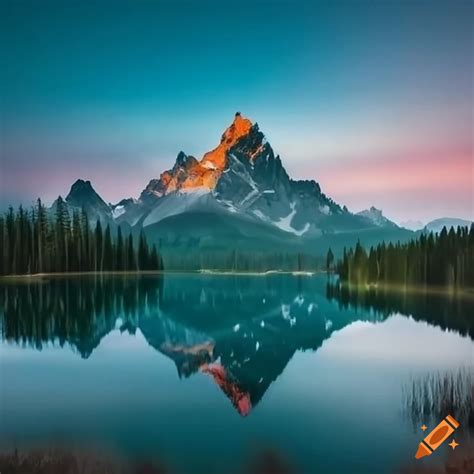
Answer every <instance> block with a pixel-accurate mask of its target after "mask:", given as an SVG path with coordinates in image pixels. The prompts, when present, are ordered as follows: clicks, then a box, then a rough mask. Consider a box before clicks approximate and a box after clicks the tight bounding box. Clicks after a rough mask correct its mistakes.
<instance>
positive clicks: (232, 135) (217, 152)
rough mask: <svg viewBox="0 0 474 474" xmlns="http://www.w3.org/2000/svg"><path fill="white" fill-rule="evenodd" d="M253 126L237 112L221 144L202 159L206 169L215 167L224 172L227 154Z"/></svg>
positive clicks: (223, 135)
mask: <svg viewBox="0 0 474 474" xmlns="http://www.w3.org/2000/svg"><path fill="white" fill-rule="evenodd" d="M252 127H253V124H252V122H251V121H250V120H249V119H248V118H245V117H243V116H242V115H241V113H240V112H236V114H235V116H234V120H233V122H232V123H231V124H230V125H229V127H227V128H226V130H225V131H224V133H223V134H222V137H221V142H220V143H219V145H218V146H217V147H216V148H214V150H212V151H208V152H207V153H206V154H205V155H204V156H203V158H202V162H201V164H202V165H203V166H204V167H206V168H209V167H214V168H216V169H219V170H223V169H224V168H225V166H226V164H227V156H226V155H227V152H228V151H229V149H230V148H231V147H232V146H234V145H235V144H236V143H237V141H238V140H239V139H241V138H242V137H244V136H245V135H248V134H249V133H250V131H251V130H252Z"/></svg>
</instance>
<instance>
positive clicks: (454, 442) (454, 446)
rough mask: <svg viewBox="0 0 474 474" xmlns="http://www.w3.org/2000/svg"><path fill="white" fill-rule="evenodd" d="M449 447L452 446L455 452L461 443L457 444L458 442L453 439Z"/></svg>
mask: <svg viewBox="0 0 474 474" xmlns="http://www.w3.org/2000/svg"><path fill="white" fill-rule="evenodd" d="M448 446H451V447H452V448H453V451H454V450H455V449H456V448H457V447H458V446H459V443H456V440H455V439H453V440H452V441H451V442H450V443H449V444H448Z"/></svg>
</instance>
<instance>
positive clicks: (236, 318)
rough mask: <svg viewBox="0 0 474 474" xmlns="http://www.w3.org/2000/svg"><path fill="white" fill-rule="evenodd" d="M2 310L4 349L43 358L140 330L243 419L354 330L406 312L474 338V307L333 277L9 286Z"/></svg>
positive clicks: (2, 292)
mask: <svg viewBox="0 0 474 474" xmlns="http://www.w3.org/2000/svg"><path fill="white" fill-rule="evenodd" d="M325 295H326V297H325ZM469 305H471V306H469ZM0 308H2V314H1V322H0V324H1V333H2V338H3V340H5V341H9V342H11V343H16V344H21V345H28V346H31V347H34V348H36V349H38V350H41V349H42V348H43V346H44V345H46V344H51V343H53V344H57V345H59V346H61V347H62V346H65V345H68V346H70V347H71V348H72V349H73V350H74V351H77V352H78V353H79V354H80V356H81V357H83V358H88V357H89V356H90V355H91V354H92V352H93V351H94V350H95V349H96V348H97V347H98V346H99V344H100V343H101V340H102V339H103V338H104V337H105V336H106V335H107V334H108V333H110V332H111V331H112V330H114V329H116V328H117V327H118V328H120V330H121V331H122V332H124V331H126V332H129V333H130V334H134V333H135V332H136V331H137V330H139V331H140V332H141V333H142V334H143V336H144V337H145V339H146V341H147V342H148V344H149V345H150V346H152V347H153V348H154V349H156V350H157V351H159V352H160V353H162V354H164V355H165V356H167V357H168V358H170V359H172V360H173V361H174V363H175V365H176V368H177V373H178V376H179V377H189V376H191V375H193V374H196V373H203V374H206V375H208V376H210V377H212V379H213V380H214V381H215V383H216V384H217V385H218V386H219V387H220V389H221V390H222V391H223V392H224V393H225V395H226V396H227V397H228V398H229V399H230V401H231V402H232V404H233V405H234V407H235V408H236V410H237V411H238V412H239V413H240V414H241V415H243V416H245V415H248V414H249V412H250V411H251V410H252V408H253V407H255V406H256V405H257V404H258V403H259V402H260V400H261V399H262V398H263V396H264V395H265V393H266V392H267V390H268V388H269V387H270V385H271V384H272V383H273V382H274V381H275V380H276V379H277V377H278V376H279V375H280V374H281V373H282V372H283V371H284V369H285V367H286V365H287V364H288V362H289V361H290V359H291V358H292V357H293V355H294V354H295V352H296V351H298V350H303V351H304V350H311V351H316V350H318V348H319V347H320V346H321V345H322V344H323V342H324V341H325V340H326V339H328V338H329V337H330V336H331V334H332V333H333V332H334V331H337V330H340V329H342V328H344V327H345V326H347V325H348V324H350V323H352V322H354V321H357V320H363V321H372V322H376V321H383V320H384V319H386V318H387V317H388V316H389V315H390V314H391V313H392V312H394V311H397V312H404V313H405V314H410V315H412V316H413V318H414V319H416V320H425V321H427V322H429V323H430V324H435V325H439V326H441V327H442V328H448V329H454V330H456V331H459V332H460V333H462V334H469V335H470V336H471V338H472V337H473V334H474V333H473V328H472V322H471V321H470V318H469V317H468V316H467V315H468V314H473V313H474V311H472V309H473V308H472V302H471V303H470V302H461V301H457V300H454V301H453V300H446V299H445V300H441V299H439V298H438V299H436V298H424V299H423V298H415V297H407V296H404V297H403V298H398V299H396V298H395V296H393V295H392V296H391V295H384V296H383V297H381V296H380V295H377V294H368V295H360V294H353V293H351V292H344V290H341V289H340V288H339V289H337V288H335V287H331V286H328V287H327V288H326V282H325V279H324V278H309V277H299V278H295V277H292V276H282V275H278V276H272V277H261V278H256V277H253V278H251V277H241V276H238V277H235V276H199V275H175V276H167V277H166V278H164V279H163V278H162V277H157V276H151V275H147V276H136V277H135V276H133V277H132V276H102V277H98V276H96V277H92V276H83V277H73V278H61V277H55V278H50V279H43V280H32V281H25V282H21V283H9V284H3V285H2V286H1V287H0ZM341 309H342V310H341ZM420 396H422V395H420ZM417 397H418V395H416V396H415V395H414V396H413V400H414V399H415V398H417ZM410 403H411V402H410ZM412 405H413V403H412Z"/></svg>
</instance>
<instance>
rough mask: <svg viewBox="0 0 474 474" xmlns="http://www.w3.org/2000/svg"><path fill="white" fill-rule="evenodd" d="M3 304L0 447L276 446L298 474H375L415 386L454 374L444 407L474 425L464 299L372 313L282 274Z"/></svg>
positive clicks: (404, 455) (91, 287)
mask: <svg viewBox="0 0 474 474" xmlns="http://www.w3.org/2000/svg"><path fill="white" fill-rule="evenodd" d="M0 298H1V300H0V303H1V304H0V308H1V311H2V314H1V319H0V324H1V334H2V342H1V345H0V351H1V356H2V357H1V366H0V378H1V384H2V389H1V392H0V393H1V395H2V403H1V405H0V413H1V420H2V422H1V423H0V443H1V445H2V446H11V445H12V444H15V445H18V444H19V445H25V446H29V445H38V444H41V443H44V442H49V441H51V440H55V439H57V438H59V439H61V440H62V441H63V442H66V441H68V442H71V443H79V444H80V443H84V442H94V443H97V444H99V445H103V446H108V447H112V448H113V449H116V450H118V451H119V452H120V453H121V454H123V455H125V456H130V457H135V456H141V457H146V458H150V459H152V458H154V457H156V458H159V459H160V462H165V463H166V464H167V465H170V466H172V467H173V468H174V469H175V470H176V472H183V473H194V472H196V473H200V472H233V471H232V469H235V472H242V469H243V466H245V465H246V463H248V459H251V458H252V456H253V454H254V453H255V452H256V451H259V450H264V449H270V450H273V451H274V452H278V453H280V454H281V455H282V456H283V457H284V458H285V459H288V460H289V463H290V464H291V465H293V466H296V469H297V472H299V473H306V472H308V473H309V472H311V473H339V472H341V473H342V472H352V473H358V472H360V473H364V474H366V473H372V472H374V473H377V474H383V473H391V472H397V469H398V466H400V465H402V464H403V465H406V464H407V463H410V462H411V459H412V458H413V452H414V449H415V447H416V444H417V443H418V442H419V438H420V435H421V432H419V430H418V428H417V426H416V423H418V418H417V416H418V415H419V413H420V410H419V409H417V408H416V406H414V405H413V404H414V403H415V401H414V400H415V399H416V398H417V397H418V398H419V399H420V400H421V399H422V398H423V396H424V395H423V394H424V392H423V389H420V390H421V392H420V391H419V390H418V389H416V388H415V389H412V388H410V387H413V386H415V385H416V383H417V382H416V380H419V381H420V382H418V383H419V384H421V385H423V384H425V385H426V384H427V383H428V382H426V380H429V379H427V377H432V375H430V374H433V373H438V372H440V373H442V374H447V375H445V376H446V377H448V378H449V377H451V376H453V377H454V375H452V374H464V375H461V377H463V380H462V382H460V383H458V385H457V386H458V387H460V388H459V390H460V391H461V393H458V394H457V398H455V399H454V398H453V399H452V400H451V399H449V394H447V395H446V394H445V395H446V396H447V397H448V400H444V402H445V403H446V404H447V405H441V406H442V407H443V406H450V407H451V408H452V409H453V410H464V411H463V413H465V416H466V418H465V419H466V420H468V419H469V418H470V417H472V398H468V396H469V393H470V392H469V393H468V394H467V395H466V397H463V393H464V390H465V388H464V387H466V390H471V389H472V378H471V376H472V370H473V356H474V343H473V341H472V337H473V327H472V318H470V317H469V316H470V315H472V314H474V311H473V309H474V308H473V307H472V302H469V301H462V302H461V301H459V300H446V299H442V298H441V297H439V299H437V300H436V304H435V305H433V304H430V303H429V302H427V301H426V299H420V298H418V299H417V298H416V297H414V296H413V297H411V299H410V303H407V299H406V298H399V299H398V300H397V299H396V297H394V296H393V297H390V299H387V298H385V299H384V300H383V301H382V300H377V302H376V303H374V302H373V301H371V302H370V303H371V304H368V303H369V302H367V301H362V302H361V301H354V300H352V301H350V298H349V297H348V295H341V294H336V293H334V292H332V293H331V290H329V289H328V288H327V286H326V278H325V277H324V276H314V277H307V276H301V277H296V276H291V275H271V276H229V275H226V276H224V275H167V276H166V277H161V276H153V275H142V276H130V275H129V276H122V275H116V276H102V277H99V276H81V277H68V278H64V277H52V278H45V279H41V280H25V281H15V282H14V281H11V282H8V283H4V284H2V285H1V286H0ZM404 315H409V317H407V316H404ZM447 330H448V331H447ZM173 367H174V368H173ZM413 384H415V385H413ZM463 384H464V385H463ZM435 385H436V384H435ZM407 387H408V392H407ZM410 390H412V392H410ZM417 390H418V391H417ZM407 393H408V395H407ZM410 393H411V395H410ZM427 393H428V392H427ZM429 393H430V396H431V397H433V396H434V397H436V396H437V395H436V394H435V395H433V391H429ZM453 393H454V392H453ZM456 393H457V392H456ZM417 394H418V395H417ZM223 395H225V396H223ZM410 396H412V398H410ZM229 400H230V402H231V404H232V405H230V404H229ZM407 400H409V402H408V401H407ZM466 400H467V402H466ZM444 402H443V403H444ZM407 403H411V405H410V407H412V408H413V409H412V410H411V409H407ZM420 403H423V401H421V402H420ZM466 403H467V405H466ZM469 404H471V406H470V408H469ZM461 405H462V406H461ZM232 406H233V408H232ZM466 406H467V407H468V408H466ZM466 410H467V414H466ZM407 413H413V416H412V418H413V419H412V420H411V421H410V420H407V417H406V416H404V414H405V415H406V414H407ZM421 413H423V411H421ZM239 415H240V416H239ZM427 416H428V414H427ZM436 416H438V413H436ZM367 420H373V421H372V422H371V423H367ZM428 422H429V420H426V421H425V423H428ZM469 433H470V429H469V422H467V423H466V426H465V427H464V430H463V431H462V432H461V430H460V434H459V437H456V439H457V440H458V439H459V440H462V436H468V435H469ZM374 440H377V446H378V448H377V450H375V451H374V450H373V449H372V445H373V442H374ZM433 457H434V456H433ZM442 460H443V455H442V453H441V454H440V455H439V456H438V457H437V458H436V459H433V461H431V460H430V462H434V463H436V462H442ZM173 472H174V471H173Z"/></svg>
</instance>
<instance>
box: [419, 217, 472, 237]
mask: <svg viewBox="0 0 474 474" xmlns="http://www.w3.org/2000/svg"><path fill="white" fill-rule="evenodd" d="M471 224H472V221H468V220H466V219H457V218H453V217H442V218H440V219H435V220H434V221H430V222H428V224H426V225H425V227H424V228H423V232H435V233H437V232H441V231H442V230H443V227H446V228H447V229H448V230H449V229H450V228H451V227H454V228H455V229H456V228H457V227H470V226H471Z"/></svg>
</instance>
